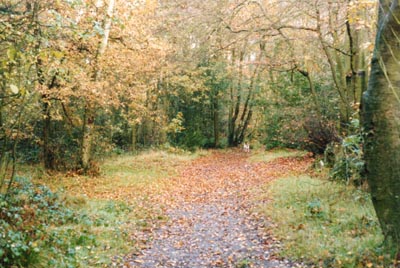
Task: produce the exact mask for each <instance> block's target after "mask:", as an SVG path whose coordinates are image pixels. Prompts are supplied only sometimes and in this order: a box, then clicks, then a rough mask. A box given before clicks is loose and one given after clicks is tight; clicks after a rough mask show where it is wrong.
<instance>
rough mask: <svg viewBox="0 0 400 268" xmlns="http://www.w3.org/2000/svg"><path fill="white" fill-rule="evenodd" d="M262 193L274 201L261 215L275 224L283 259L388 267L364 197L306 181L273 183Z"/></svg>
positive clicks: (356, 191) (332, 185) (330, 184)
mask: <svg viewBox="0 0 400 268" xmlns="http://www.w3.org/2000/svg"><path fill="white" fill-rule="evenodd" d="M266 191H267V193H266V196H268V197H269V198H270V197H272V199H273V201H272V202H271V203H270V204H267V205H265V207H261V208H260V209H261V211H262V212H263V213H264V214H265V215H266V216H268V217H270V219H271V220H272V222H274V227H273V233H274V234H275V235H276V236H277V238H278V239H279V240H281V241H282V242H283V247H282V251H281V252H280V254H281V255H282V256H285V257H288V258H291V259H296V260H301V261H304V262H311V263H313V264H314V265H317V266H318V267H329V268H333V267H337V268H343V267H390V265H389V264H390V256H389V255H388V254H387V253H385V251H384V250H383V249H382V247H381V243H382V241H383V236H382V234H381V230H380V228H379V223H378V220H377V218H376V215H375V211H374V209H373V205H372V202H371V200H370V196H369V194H368V193H366V192H364V191H362V190H360V189H356V188H353V187H352V186H346V185H343V184H338V183H335V182H331V181H326V180H320V179H315V178H310V177H308V176H302V177H289V178H282V179H279V180H276V181H274V182H273V183H272V184H269V185H267V186H266ZM367 265H368V266H367Z"/></svg>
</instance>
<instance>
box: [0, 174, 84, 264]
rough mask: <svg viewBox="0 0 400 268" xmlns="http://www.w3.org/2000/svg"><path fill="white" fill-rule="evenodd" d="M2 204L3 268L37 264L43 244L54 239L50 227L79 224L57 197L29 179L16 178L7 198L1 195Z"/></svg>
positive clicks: (0, 243) (0, 241)
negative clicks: (49, 230) (69, 223)
mask: <svg viewBox="0 0 400 268" xmlns="http://www.w3.org/2000/svg"><path fill="white" fill-rule="evenodd" d="M0 200H1V201H0V228H1V229H0V230H1V233H0V236H1V239H0V267H12V266H14V265H15V266H19V267H27V266H29V265H31V264H33V263H35V262H37V261H38V256H39V253H40V244H43V243H48V242H51V241H52V239H53V237H54V234H53V233H52V232H48V230H47V229H48V227H49V226H51V225H61V224H66V223H68V222H74V221H76V215H75V214H74V213H73V211H72V210H70V209H68V208H66V207H65V206H64V203H63V201H62V200H61V199H60V198H59V196H58V195H57V194H55V193H53V192H52V191H50V189H49V188H47V187H45V186H42V185H34V184H32V183H31V182H30V181H29V180H27V179H23V178H16V180H15V183H14V185H13V188H12V189H11V190H10V192H9V193H8V196H7V197H6V196H4V195H0ZM58 241H59V239H58ZM50 244H51V243H50ZM57 247H58V245H55V250H58V248H57ZM67 250H68V249H67Z"/></svg>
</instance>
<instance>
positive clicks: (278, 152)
mask: <svg viewBox="0 0 400 268" xmlns="http://www.w3.org/2000/svg"><path fill="white" fill-rule="evenodd" d="M306 154H307V152H305V151H299V150H291V149H274V150H271V151H264V150H262V151H253V154H252V156H251V157H250V161H252V162H271V161H273V160H275V159H278V158H287V157H302V156H305V155H306Z"/></svg>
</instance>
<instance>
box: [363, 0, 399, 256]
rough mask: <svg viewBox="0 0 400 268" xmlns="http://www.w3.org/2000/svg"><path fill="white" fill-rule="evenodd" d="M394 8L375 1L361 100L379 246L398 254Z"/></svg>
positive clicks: (386, 0) (396, 33)
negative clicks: (375, 20)
mask: <svg viewBox="0 0 400 268" xmlns="http://www.w3.org/2000/svg"><path fill="white" fill-rule="evenodd" d="M398 18H400V8H399V5H398V1H397V0H396V1H389V0H380V12H379V22H378V32H377V37H376V44H375V51H374V56H373V59H372V69H371V77H370V80H369V84H368V90H367V91H366V92H365V93H364V95H363V104H362V106H363V111H362V119H363V120H362V121H363V126H364V136H365V145H364V152H365V163H366V166H365V175H366V178H367V180H368V184H369V186H370V190H371V195H372V201H373V204H374V207H375V210H376V214H377V216H378V219H379V222H380V224H381V227H382V231H383V233H384V235H385V242H386V243H387V244H388V245H389V246H391V247H392V248H393V249H396V250H397V251H398V252H399V249H400V210H399V208H400V165H399V163H400V98H399V96H400V63H399V61H398V59H399V58H400V45H399V39H398V36H400V25H399V21H398Z"/></svg>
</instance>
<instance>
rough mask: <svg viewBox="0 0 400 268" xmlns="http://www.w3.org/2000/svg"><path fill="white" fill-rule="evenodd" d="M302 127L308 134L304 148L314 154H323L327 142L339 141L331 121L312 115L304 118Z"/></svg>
mask: <svg viewBox="0 0 400 268" xmlns="http://www.w3.org/2000/svg"><path fill="white" fill-rule="evenodd" d="M303 127H304V129H305V130H306V131H307V136H308V140H307V144H306V146H305V147H306V148H305V149H307V150H308V151H310V152H312V153H314V154H323V153H324V152H325V149H326V148H327V146H328V144H331V143H334V142H339V141H340V138H339V136H338V134H337V131H336V128H335V125H334V123H333V122H330V121H323V120H321V119H320V118H318V117H315V116H312V117H309V118H308V119H306V121H305V122H304V125H303Z"/></svg>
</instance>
